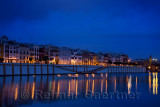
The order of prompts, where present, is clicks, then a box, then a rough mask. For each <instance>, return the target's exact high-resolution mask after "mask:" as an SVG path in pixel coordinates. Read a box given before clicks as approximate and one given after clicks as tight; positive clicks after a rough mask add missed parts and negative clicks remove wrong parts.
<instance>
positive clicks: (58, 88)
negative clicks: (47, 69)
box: [57, 81, 60, 98]
mask: <svg viewBox="0 0 160 107" xmlns="http://www.w3.org/2000/svg"><path fill="white" fill-rule="evenodd" d="M59 90H60V83H59V81H58V87H57V98H58V97H59Z"/></svg>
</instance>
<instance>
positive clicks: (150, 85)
mask: <svg viewBox="0 0 160 107" xmlns="http://www.w3.org/2000/svg"><path fill="white" fill-rule="evenodd" d="M149 92H151V73H150V72H149Z"/></svg>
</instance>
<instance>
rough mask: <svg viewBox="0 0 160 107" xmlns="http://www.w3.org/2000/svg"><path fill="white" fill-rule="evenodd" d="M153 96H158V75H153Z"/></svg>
mask: <svg viewBox="0 0 160 107" xmlns="http://www.w3.org/2000/svg"><path fill="white" fill-rule="evenodd" d="M152 86H153V94H155V95H157V94H158V73H153V85H152Z"/></svg>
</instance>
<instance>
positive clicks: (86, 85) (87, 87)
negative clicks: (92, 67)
mask: <svg viewBox="0 0 160 107" xmlns="http://www.w3.org/2000/svg"><path fill="white" fill-rule="evenodd" d="M86 95H88V80H87V82H86Z"/></svg>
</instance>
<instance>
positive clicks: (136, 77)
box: [136, 76, 137, 92]
mask: <svg viewBox="0 0 160 107" xmlns="http://www.w3.org/2000/svg"><path fill="white" fill-rule="evenodd" d="M136 92H137V76H136Z"/></svg>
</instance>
